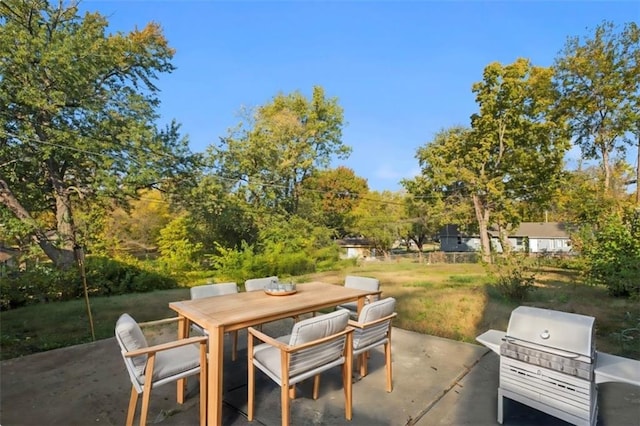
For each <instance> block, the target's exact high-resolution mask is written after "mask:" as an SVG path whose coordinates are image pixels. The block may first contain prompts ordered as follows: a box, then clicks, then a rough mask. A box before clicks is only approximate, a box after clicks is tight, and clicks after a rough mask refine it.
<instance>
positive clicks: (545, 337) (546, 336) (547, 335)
mask: <svg viewBox="0 0 640 426" xmlns="http://www.w3.org/2000/svg"><path fill="white" fill-rule="evenodd" d="M540 337H541V338H543V339H544V340H547V339H548V338H549V337H551V335H550V334H549V330H545V331H543V332H542V333H540Z"/></svg>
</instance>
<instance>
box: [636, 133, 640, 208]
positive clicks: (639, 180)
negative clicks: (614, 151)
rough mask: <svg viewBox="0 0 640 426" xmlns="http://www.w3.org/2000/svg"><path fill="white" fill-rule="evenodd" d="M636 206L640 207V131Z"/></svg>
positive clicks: (637, 136)
mask: <svg viewBox="0 0 640 426" xmlns="http://www.w3.org/2000/svg"><path fill="white" fill-rule="evenodd" d="M636 141H637V146H636V155H637V157H638V158H637V159H636V205H638V206H640V130H638V133H637V134H636Z"/></svg>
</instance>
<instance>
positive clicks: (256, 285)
mask: <svg viewBox="0 0 640 426" xmlns="http://www.w3.org/2000/svg"><path fill="white" fill-rule="evenodd" d="M272 281H276V282H277V281H278V276H277V275H273V276H271V277H264V278H251V279H248V280H246V281H245V282H244V291H259V290H264V288H265V287H266V286H267V284H269V283H271V282H272Z"/></svg>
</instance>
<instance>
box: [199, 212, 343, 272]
mask: <svg viewBox="0 0 640 426" xmlns="http://www.w3.org/2000/svg"><path fill="white" fill-rule="evenodd" d="M329 235H330V231H329V230H328V229H326V228H323V227H315V226H313V225H312V224H311V223H309V222H307V221H306V220H304V219H302V218H300V217H297V216H292V217H289V218H288V219H286V218H284V217H273V218H272V221H271V222H270V224H269V226H268V227H267V228H266V229H265V230H264V231H262V232H261V233H260V241H261V244H260V245H250V244H247V243H245V242H243V243H242V245H241V248H240V249H239V250H236V249H229V248H224V247H222V246H221V245H217V247H216V249H217V254H216V255H214V256H212V257H211V261H212V264H213V267H214V268H215V270H216V271H217V273H218V274H219V275H220V276H224V277H228V278H230V279H233V280H235V281H237V282H243V281H244V280H246V279H248V278H255V277H264V276H270V275H278V276H289V275H302V274H307V273H311V272H315V271H316V270H319V269H322V270H326V269H329V268H331V267H332V266H333V265H335V263H336V262H337V261H338V254H339V249H338V247H337V245H336V244H335V243H334V242H333V241H332V240H331V239H330V237H329Z"/></svg>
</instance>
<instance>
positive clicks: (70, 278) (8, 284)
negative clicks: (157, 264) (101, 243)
mask: <svg viewBox="0 0 640 426" xmlns="http://www.w3.org/2000/svg"><path fill="white" fill-rule="evenodd" d="M146 265H147V266H146V268H145V264H144V263H142V262H139V261H134V260H131V261H130V262H129V263H125V262H121V261H116V260H113V259H109V258H106V257H97V256H88V257H87V258H86V260H85V271H86V277H87V287H88V291H89V294H90V295H91V296H113V295H116V294H130V293H141V292H148V291H152V290H162V289H171V288H176V287H177V282H176V280H174V279H172V278H170V277H167V276H166V275H162V274H160V273H158V272H155V271H153V270H150V269H148V263H147V264H146ZM82 297H84V286H83V283H82V276H81V274H80V270H79V269H78V268H72V269H66V270H59V269H56V268H54V267H52V266H51V265H42V266H38V267H33V268H29V269H28V270H27V271H17V270H16V271H12V272H11V273H9V274H8V275H7V276H6V277H3V278H2V280H0V309H1V310H7V309H14V308H17V307H20V306H26V305H31V304H34V303H47V302H56V301H65V300H73V299H78V298H82Z"/></svg>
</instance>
